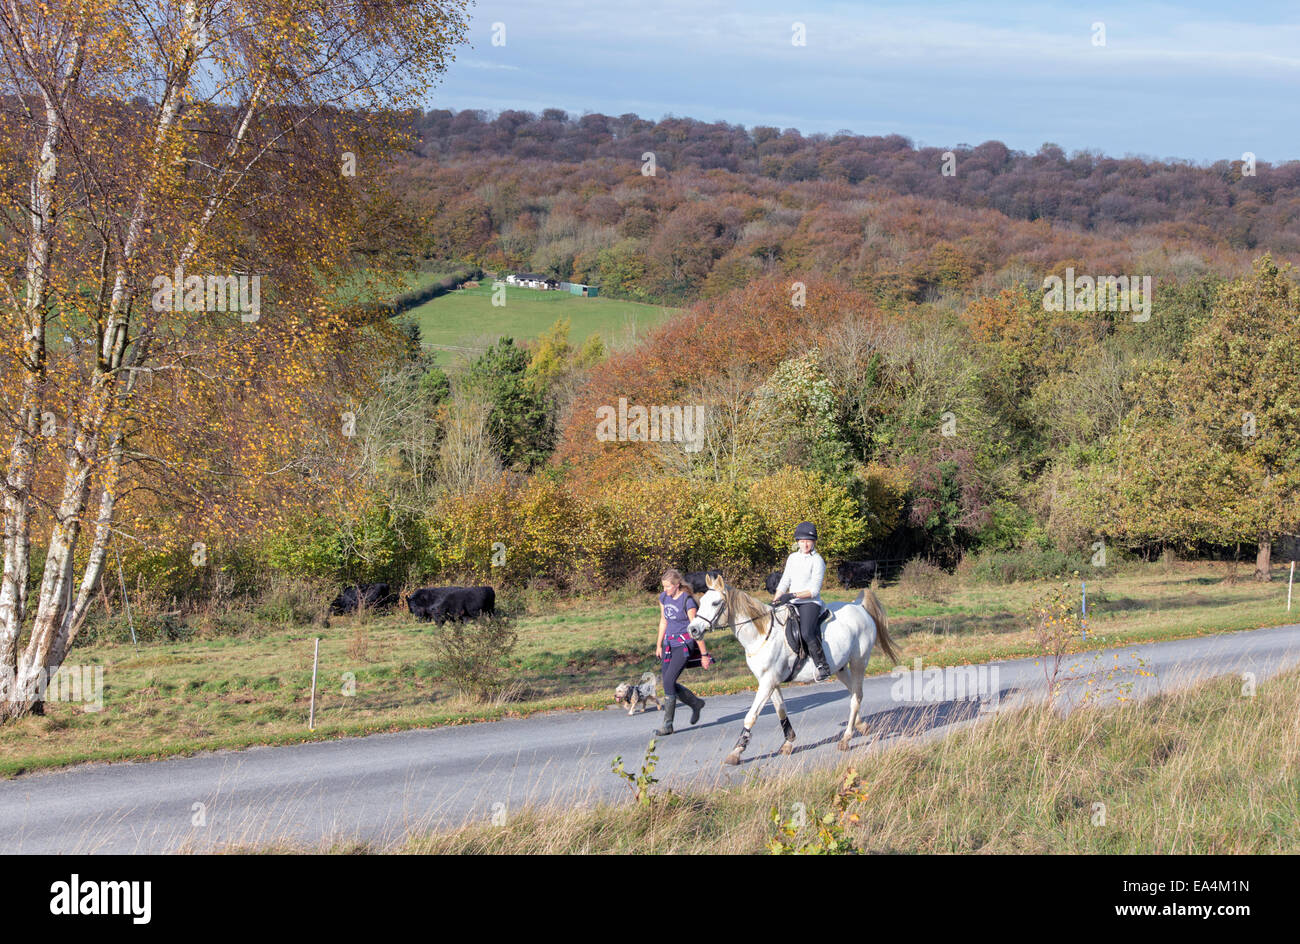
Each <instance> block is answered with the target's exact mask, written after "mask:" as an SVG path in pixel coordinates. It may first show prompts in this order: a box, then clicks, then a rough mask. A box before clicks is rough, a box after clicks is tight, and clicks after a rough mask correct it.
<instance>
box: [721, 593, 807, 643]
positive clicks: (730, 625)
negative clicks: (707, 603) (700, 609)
mask: <svg viewBox="0 0 1300 944" xmlns="http://www.w3.org/2000/svg"><path fill="white" fill-rule="evenodd" d="M718 595H719V596H721V597H722V605H721V606H719V607H718V610H717V612H716V613H714V614H713V615H712V616H710V617H709V618H708V619H706V620H705V621H704V622H705V625H706V626H707V628H706V629H702V630H700V635H701V636H703V635H704V634H705V633H707V632H709V630H713V629H730V630H732V631H735V629H736V627H737V626H744V625H745V624H746V623H754V624H756V623H757V622H758V621H759V620H760V619H763V618H764V616H765V617H767V618H770V619H771V620H772V623H771V625H769V626H768V628H767V632H766V633H764V634H763V641H764V642H767V640H768V638H769V637H770V636H771V635H772V630H773V629H774V628H775V627H776V610H777V607H776V606H773V607H772V612H770V613H767V614H764V616H756V617H752V618H750V619H743V620H740V621H738V622H732V623H721V624H719V623H718V622H717V620H718V617H720V616H722V614H723V613H724V612H725V611H726V610H727V609H728V604H729V598H730V596H731V594H730V592H726V593H722V592H719V594H718ZM784 605H785V606H791V605H792V604H789V603H787V604H784Z"/></svg>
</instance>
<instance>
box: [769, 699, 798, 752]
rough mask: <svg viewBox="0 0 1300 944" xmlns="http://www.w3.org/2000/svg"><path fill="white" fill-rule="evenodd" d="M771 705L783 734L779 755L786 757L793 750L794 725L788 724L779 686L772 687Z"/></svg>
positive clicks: (788, 720)
mask: <svg viewBox="0 0 1300 944" xmlns="http://www.w3.org/2000/svg"><path fill="white" fill-rule="evenodd" d="M772 704H773V705H775V706H776V716H777V717H778V718H780V719H781V730H782V731H784V732H785V743H784V744H782V745H781V753H782V754H785V755H786V756H787V757H788V756H789V755H790V752H791V751H793V750H794V725H792V724H791V723H790V718H789V716H787V715H786V713H785V696H784V695H782V694H781V686H780V685H774V686H772Z"/></svg>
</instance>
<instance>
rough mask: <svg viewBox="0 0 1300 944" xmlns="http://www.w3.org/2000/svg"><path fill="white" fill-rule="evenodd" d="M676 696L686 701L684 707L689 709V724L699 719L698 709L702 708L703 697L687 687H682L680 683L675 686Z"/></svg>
mask: <svg viewBox="0 0 1300 944" xmlns="http://www.w3.org/2000/svg"><path fill="white" fill-rule="evenodd" d="M677 697H678V698H680V699H681V700H682V701H683V702H685V703H686V707H688V708H690V709H691V724H694V723H695V722H697V721H699V720H700V711H701V709H703V708H704V699H703V698H701V697H700V696H699V695H696V694H695V693H694V692H693V691H691V690H690V689H689V688H684V687H682V686H681V685H678V686H677Z"/></svg>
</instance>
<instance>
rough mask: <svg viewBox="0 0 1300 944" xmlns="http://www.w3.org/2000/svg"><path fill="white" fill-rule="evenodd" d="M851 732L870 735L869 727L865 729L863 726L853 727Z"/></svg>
mask: <svg viewBox="0 0 1300 944" xmlns="http://www.w3.org/2000/svg"><path fill="white" fill-rule="evenodd" d="M853 730H855V731H857V732H858V733H859V734H870V733H871V729H870V728H869V727H867V726H866V725H865V724H858V725H854V728H853Z"/></svg>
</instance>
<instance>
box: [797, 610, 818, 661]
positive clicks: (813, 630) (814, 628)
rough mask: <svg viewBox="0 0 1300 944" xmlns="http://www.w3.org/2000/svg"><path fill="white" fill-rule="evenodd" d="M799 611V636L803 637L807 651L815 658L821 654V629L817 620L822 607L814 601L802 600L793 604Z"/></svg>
mask: <svg viewBox="0 0 1300 944" xmlns="http://www.w3.org/2000/svg"><path fill="white" fill-rule="evenodd" d="M795 606H797V607H798V609H799V635H800V636H802V637H803V641H804V643H805V644H806V645H807V646H808V651H809V653H811V654H812V655H814V656H816V655H818V654H820V653H821V651H822V647H821V641H822V637H821V628H820V627H819V626H818V625H817V619H818V617H820V616H821V615H822V605H821V604H820V603H818V602H817V601H816V600H802V601H799V602H797V603H796V604H795Z"/></svg>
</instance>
